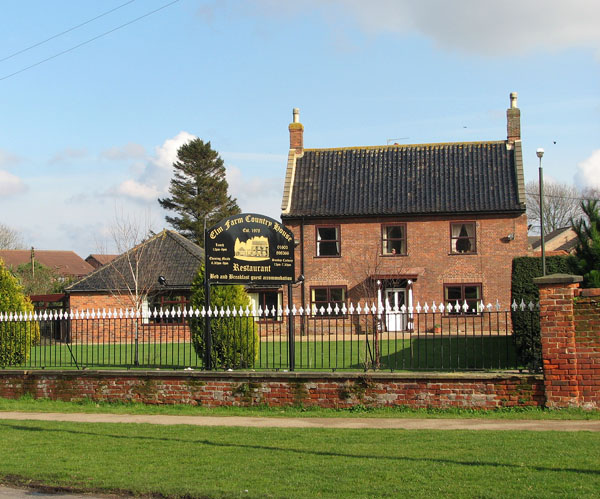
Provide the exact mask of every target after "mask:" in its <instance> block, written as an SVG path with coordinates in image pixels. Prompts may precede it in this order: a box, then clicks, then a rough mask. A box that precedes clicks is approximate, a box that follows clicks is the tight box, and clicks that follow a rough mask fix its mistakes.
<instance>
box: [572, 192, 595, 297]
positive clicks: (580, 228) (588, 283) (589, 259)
mask: <svg viewBox="0 0 600 499" xmlns="http://www.w3.org/2000/svg"><path fill="white" fill-rule="evenodd" d="M581 209H582V211H583V213H584V214H585V217H586V218H587V220H586V219H585V218H581V219H579V220H572V221H571V223H572V225H573V230H574V231H575V233H576V234H577V239H578V242H577V246H576V248H575V255H574V256H573V257H572V258H571V262H572V264H573V266H574V269H575V271H576V272H578V273H580V274H581V275H583V285H584V287H587V288H600V203H599V202H598V200H595V199H592V200H587V201H583V202H582V203H581Z"/></svg>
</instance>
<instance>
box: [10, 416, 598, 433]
mask: <svg viewBox="0 0 600 499" xmlns="http://www.w3.org/2000/svg"><path fill="white" fill-rule="evenodd" d="M0 419H16V420H35V421H69V422H76V423H147V424H157V425H178V424H183V425H194V426H247V427H254V428H268V427H272V428H379V429H404V430H528V431H600V421H598V420H593V421H585V420H583V421H582V420H549V419H547V420H524V419H521V420H516V419H467V418H463V419H411V418H406V419H404V418H271V417H269V418H261V417H239V416H224V417H214V416H163V415H158V416H157V415H147V414H87V413H86V414H84V413H54V412H0Z"/></svg>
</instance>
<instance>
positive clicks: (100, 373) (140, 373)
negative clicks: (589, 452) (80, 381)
mask: <svg viewBox="0 0 600 499" xmlns="http://www.w3.org/2000/svg"><path fill="white" fill-rule="evenodd" d="M19 374H20V375H23V376H27V377H32V378H33V377H38V376H39V377H52V376H59V377H63V378H77V377H92V378H114V377H117V378H124V377H126V378H187V379H190V378H194V379H205V380H209V379H221V380H223V379H230V380H235V379H239V380H249V379H256V380H260V379H264V380H273V379H280V380H287V381H290V380H298V381H310V380H313V379H331V380H336V379H337V380H340V379H341V380H345V379H348V380H352V379H363V378H369V379H371V380H374V381H376V380H397V381H403V380H419V379H422V380H440V381H442V380H443V381H452V380H456V381H466V380H472V381H478V380H482V381H485V380H494V379H506V380H510V379H515V380H516V379H519V380H542V379H543V375H542V374H526V373H519V372H518V371H498V372H473V371H469V372H448V373H443V372H410V373H407V372H403V373H400V372H398V373H394V372H331V371H311V372H305V371H302V372H298V371H295V372H283V371H276V372H255V371H233V372H223V371H201V370H194V371H181V370H177V371H175V370H167V369H160V370H135V371H132V370H126V369H123V370H91V369H86V370H82V371H75V370H73V371H70V370H69V371H66V370H65V371H63V370H59V369H56V370H52V369H39V370H38V369H33V370H29V369H27V370H19V369H11V370H9V369H5V370H4V369H3V370H1V371H0V377H3V376H11V375H12V376H14V375H19Z"/></svg>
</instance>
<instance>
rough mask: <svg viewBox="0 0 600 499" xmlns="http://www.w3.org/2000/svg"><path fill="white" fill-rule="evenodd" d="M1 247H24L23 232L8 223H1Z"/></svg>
mask: <svg viewBox="0 0 600 499" xmlns="http://www.w3.org/2000/svg"><path fill="white" fill-rule="evenodd" d="M0 249H7V250H14V249H24V244H23V239H21V234H20V233H19V232H18V231H16V230H15V229H11V228H10V227H9V226H8V225H4V224H1V223H0Z"/></svg>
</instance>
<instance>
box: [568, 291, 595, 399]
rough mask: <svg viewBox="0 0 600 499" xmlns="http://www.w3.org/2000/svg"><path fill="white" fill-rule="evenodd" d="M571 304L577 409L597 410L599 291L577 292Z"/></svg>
mask: <svg viewBox="0 0 600 499" xmlns="http://www.w3.org/2000/svg"><path fill="white" fill-rule="evenodd" d="M578 295H579V296H578V298H577V300H576V301H575V304H574V312H575V314H574V319H575V347H576V353H577V381H578V383H579V397H580V405H582V406H583V407H589V408H596V409H597V408H600V289H582V290H578Z"/></svg>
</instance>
